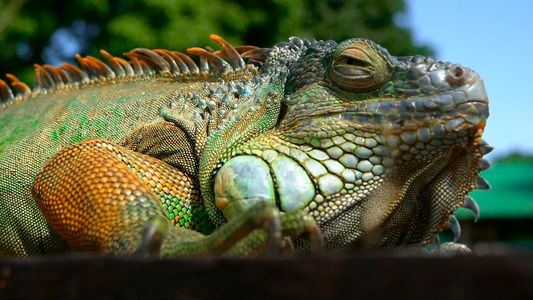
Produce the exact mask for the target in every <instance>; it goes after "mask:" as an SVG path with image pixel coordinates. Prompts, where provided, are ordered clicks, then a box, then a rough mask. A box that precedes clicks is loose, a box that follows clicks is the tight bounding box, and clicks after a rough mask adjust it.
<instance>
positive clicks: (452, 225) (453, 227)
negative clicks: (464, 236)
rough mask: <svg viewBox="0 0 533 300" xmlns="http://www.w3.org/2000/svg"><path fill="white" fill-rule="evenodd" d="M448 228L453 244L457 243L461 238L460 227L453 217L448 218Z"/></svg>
mask: <svg viewBox="0 0 533 300" xmlns="http://www.w3.org/2000/svg"><path fill="white" fill-rule="evenodd" d="M448 228H450V230H451V231H452V232H453V242H454V243H455V242H457V241H458V240H459V238H460V237H461V225H460V224H459V221H458V220H457V218H456V217H455V216H454V215H451V216H450V219H449V223H448Z"/></svg>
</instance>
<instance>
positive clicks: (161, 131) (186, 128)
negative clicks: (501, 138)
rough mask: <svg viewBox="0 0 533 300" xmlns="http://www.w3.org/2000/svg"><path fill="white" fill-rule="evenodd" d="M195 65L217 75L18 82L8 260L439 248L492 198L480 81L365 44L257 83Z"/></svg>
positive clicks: (5, 185)
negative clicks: (482, 198)
mask: <svg viewBox="0 0 533 300" xmlns="http://www.w3.org/2000/svg"><path fill="white" fill-rule="evenodd" d="M216 38H217V37H215V38H214V39H215V40H217V39H216ZM217 42H219V43H221V45H223V47H224V51H225V52H226V54H228V53H230V52H232V51H234V49H233V48H232V47H231V46H229V47H228V46H225V44H224V43H225V42H223V40H222V42H221V41H220V40H218V41H217ZM194 49H196V50H194ZM194 49H193V50H191V51H190V53H195V54H200V55H201V56H202V57H205V58H206V60H208V61H209V62H210V65H203V64H200V69H201V70H202V69H203V70H204V71H207V69H209V68H211V70H210V71H209V72H200V73H198V72H195V71H193V70H192V69H191V70H190V72H182V71H179V70H178V71H176V70H177V69H176V68H177V67H173V66H172V63H171V64H170V65H171V66H170V71H169V68H166V69H165V67H164V66H166V65H165V63H164V62H161V61H163V58H165V60H166V61H167V62H170V61H171V60H170V59H168V57H169V56H168V55H167V56H165V55H163V54H162V53H163V52H157V51H156V52H157V53H158V54H156V52H151V53H153V54H154V56H153V57H150V58H145V57H144V58H143V57H139V56H135V55H132V54H131V53H129V55H128V57H129V58H131V59H132V60H130V63H129V64H128V63H126V64H128V65H127V66H131V68H132V69H135V70H134V72H133V73H131V72H130V73H128V71H127V66H126V67H124V65H123V67H116V66H114V65H113V62H110V66H111V67H112V68H113V70H111V69H109V67H108V69H109V71H108V70H107V69H106V68H105V67H103V66H101V65H99V64H98V63H94V61H91V63H92V66H93V67H88V68H86V66H85V67H84V70H85V74H86V75H88V77H89V78H85V79H83V78H81V79H78V80H73V83H68V84H58V83H59V81H61V79H57V78H56V77H57V76H56V77H54V78H53V79H47V78H48V77H51V75H52V77H53V76H54V75H57V74H55V73H54V72H52V71H44V69H43V70H42V71H39V68H37V78H38V79H39V80H38V86H37V89H36V88H34V92H33V95H31V96H30V95H24V96H20V97H17V98H15V99H13V98H10V97H7V96H6V93H7V92H5V91H6V87H5V83H3V82H2V84H3V85H4V87H2V86H0V88H3V91H4V93H3V94H4V96H3V102H2V103H3V106H4V108H3V109H1V108H0V235H1V236H2V240H0V254H3V255H37V254H46V253H64V252H70V251H73V250H74V249H77V250H90V251H104V252H112V253H117V254H125V253H133V252H135V251H148V252H156V253H157V254H160V255H164V256H174V255H192V254H200V253H212V252H216V253H219V252H227V253H229V254H231V255H247V254H252V253H258V252H263V251H265V250H268V251H271V252H272V250H274V251H276V250H277V248H278V247H279V245H281V247H285V248H286V249H289V248H291V246H290V245H289V244H291V242H290V240H289V239H288V237H290V238H292V242H293V243H294V246H295V250H296V251H298V252H305V251H308V250H309V246H311V249H315V248H317V247H319V245H320V243H321V242H320V236H321V234H320V231H321V232H322V233H323V239H324V248H325V249H326V250H328V251H336V250H342V249H345V248H348V247H371V248H373V247H385V248H390V247H397V246H409V247H411V246H413V247H414V246H423V245H427V244H428V243H430V242H431V241H432V239H433V236H435V235H436V234H438V233H439V232H440V231H442V230H444V229H446V228H448V226H450V227H451V225H449V224H451V223H449V218H450V216H451V215H453V212H454V211H455V210H457V209H458V208H459V207H461V206H463V205H465V197H466V196H467V194H468V193H469V192H470V191H471V190H472V189H474V188H476V182H477V183H478V185H479V183H480V182H481V183H483V181H482V180H481V181H480V179H479V178H478V175H479V173H480V171H481V170H482V169H483V168H482V167H480V161H483V160H481V158H482V156H483V154H484V153H486V152H487V146H486V145H485V144H484V143H483V142H482V141H481V140H480V138H481V134H482V132H483V128H484V126H485V121H486V119H487V117H488V100H487V96H486V94H485V91H484V87H483V83H482V81H481V78H480V77H479V76H478V75H477V74H476V73H475V72H474V71H471V70H469V69H466V68H464V67H462V66H459V65H454V64H450V63H443V62H438V61H435V60H433V59H431V58H425V57H421V56H414V57H393V56H391V55H390V54H389V53H388V52H387V51H386V50H385V49H383V48H381V47H380V46H378V45H376V44H374V43H373V42H370V41H366V40H362V39H353V40H348V41H345V42H343V43H341V44H337V43H335V42H331V41H328V42H312V43H311V42H307V41H302V40H300V39H297V38H292V39H291V42H289V43H281V44H279V45H277V46H275V47H274V48H272V49H259V50H257V51H256V52H254V53H252V54H250V55H248V56H247V57H249V58H251V59H253V60H254V61H256V62H258V64H259V66H260V67H259V68H258V67H255V66H252V65H247V66H244V63H242V64H241V63H240V62H238V61H236V60H235V55H230V54H228V56H230V59H229V60H230V64H231V66H229V64H228V63H225V64H224V63H222V62H220V61H218V60H217V59H215V58H213V57H212V55H209V54H202V53H203V52H202V51H203V50H202V51H200V50H201V49H200V50H198V48H194ZM232 49H233V50H232ZM243 51H244V50H243ZM138 53H141V52H140V51H138ZM146 53H147V52H144V54H145V56H146V55H148V54H146ZM235 53H236V52H235ZM150 55H151V54H150ZM150 55H148V56H150ZM242 56H243V57H244V56H246V55H242ZM135 60H140V61H143V62H144V63H142V64H139V63H138V62H137V64H136V63H135ZM80 61H81V62H82V66H84V61H83V59H82V58H80ZM88 61H90V60H86V61H85V64H89V63H88ZM174 61H175V62H178V63H176V66H177V65H179V61H178V60H172V62H174ZM182 63H183V61H182ZM162 66H163V67H162ZM91 68H92V69H91ZM215 69H216V70H215ZM64 70H65V69H64ZM121 70H126V71H125V72H124V73H125V74H122V73H121V72H122V71H121ZM201 70H200V71H201ZM39 72H41V73H39ZM42 72H47V73H46V74H45V73H42ZM64 72H65V71H64ZM109 72H111V73H113V76H111V75H109V74H110V73H109ZM63 74H65V73H63ZM66 74H68V75H69V76H70V77H72V78H74V77H75V75H76V74H77V72H76V71H72V70H71V71H66ZM85 74H81V75H80V74H78V76H86V75H85ZM221 80H223V81H221ZM62 81H63V82H65V81H66V80H65V79H63V80H62ZM52 82H54V83H55V84H52ZM39 84H40V85H39ZM13 86H14V87H17V86H19V87H20V85H17V83H16V82H13ZM17 90H22V89H21V88H17ZM22 98H23V99H22ZM6 99H7V100H6ZM483 162H484V161H483ZM481 164H482V165H483V163H481ZM467 202H468V203H469V205H468V206H471V205H470V204H471V203H472V202H470V200H468V201H467ZM470 208H471V207H470ZM170 224H172V225H174V226H168V225H170ZM315 224H317V225H318V227H319V228H320V231H318V229H317V228H316V227H315V226H316V225H315ZM215 227H219V228H218V229H216V230H214V228H215ZM255 229H260V230H255ZM213 230H214V231H213ZM250 233H251V234H250ZM302 237H307V239H304V238H302ZM282 238H283V240H282ZM65 240H66V241H68V242H66V241H65ZM272 245H274V247H273V246H272ZM265 247H266V248H265Z"/></svg>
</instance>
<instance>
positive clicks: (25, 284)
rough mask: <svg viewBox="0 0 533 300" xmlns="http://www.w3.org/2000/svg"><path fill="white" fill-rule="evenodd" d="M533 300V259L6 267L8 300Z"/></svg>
mask: <svg viewBox="0 0 533 300" xmlns="http://www.w3.org/2000/svg"><path fill="white" fill-rule="evenodd" d="M230 298H233V299H292V300H296V299H304V298H307V299H454V300H457V299H469V300H472V299H484V300H486V299H533V253H531V252H530V253H520V254H513V255H511V254H506V255H486V256H457V257H437V256H430V257H428V256H420V255H418V256H391V255H385V254H358V255H350V256H320V257H304V258H293V259H290V258H283V259H220V258H219V259H213V258H194V259H172V260H162V259H155V258H149V259H147V258H141V257H129V258H113V257H102V256H85V255H84V256H80V255H75V256H67V257H47V258H31V259H19V258H2V259H0V299H230Z"/></svg>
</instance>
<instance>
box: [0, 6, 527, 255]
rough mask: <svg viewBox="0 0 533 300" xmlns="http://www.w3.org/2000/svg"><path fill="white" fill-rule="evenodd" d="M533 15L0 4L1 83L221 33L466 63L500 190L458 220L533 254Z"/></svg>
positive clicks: (484, 240)
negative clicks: (367, 47)
mask: <svg viewBox="0 0 533 300" xmlns="http://www.w3.org/2000/svg"><path fill="white" fill-rule="evenodd" d="M531 11H533V1H527V0H523V1H518V0H510V1H506V2H505V4H504V3H503V2H501V1H464V0H447V1H446V2H442V1H427V0H384V1H374V0H350V1H341V0H327V1H319V0H263V1H247V0H210V1H197V0H144V1H139V0H137V1H134V0H70V1H64V0H0V74H1V75H0V78H2V79H5V77H4V75H3V74H5V73H12V74H14V75H16V76H17V77H19V79H21V80H23V81H25V82H27V83H30V86H31V84H32V83H33V73H34V71H33V67H32V66H33V64H34V63H38V64H44V63H46V64H51V65H55V66H58V65H59V64H60V63H61V62H70V63H75V58H74V56H75V54H77V53H80V54H82V55H92V56H96V57H100V55H99V54H98V50H99V49H106V50H107V51H108V52H110V53H111V54H113V55H115V56H119V55H121V54H122V53H124V52H127V51H129V50H131V49H133V48H136V47H144V48H151V49H155V48H166V49H171V50H180V51H183V50H185V49H186V48H188V47H191V46H206V45H210V46H214V47H216V46H217V45H216V44H215V43H214V42H212V41H211V40H209V34H211V33H215V34H218V35H220V36H222V37H223V38H225V39H226V40H228V41H229V42H230V43H232V44H233V45H244V44H250V45H255V46H266V47H270V46H272V45H273V44H275V43H277V42H280V41H286V40H287V39H288V38H289V37H291V36H299V37H301V38H307V39H313V38H315V39H323V40H327V39H333V40H336V41H342V40H345V39H348V38H351V37H364V38H368V39H371V40H374V41H376V42H377V43H379V44H381V45H383V46H384V47H386V48H387V49H388V50H389V51H390V52H391V54H393V55H396V56H401V55H413V54H423V55H431V56H434V57H436V58H437V59H439V60H444V61H451V62H459V63H461V64H463V65H465V66H467V67H469V68H472V69H474V70H476V71H477V72H478V73H479V74H481V75H482V77H483V78H484V80H485V85H486V87H487V91H488V94H489V98H490V101H491V118H490V119H489V122H488V125H487V128H486V131H485V135H484V137H485V139H486V140H487V141H488V142H489V143H490V144H491V145H493V146H494V147H495V150H494V151H493V153H491V154H490V155H489V156H488V158H489V160H490V161H491V162H492V163H493V167H492V168H491V169H489V170H487V171H485V172H484V173H483V177H485V178H486V179H488V181H489V182H490V183H491V184H492V186H493V189H492V190H491V191H488V192H487V191H484V192H481V191H476V192H473V193H472V196H473V197H474V198H475V199H476V200H477V202H478V204H479V206H480V208H481V218H480V220H479V221H478V222H477V224H473V215H472V213H470V212H468V211H466V210H462V209H461V210H459V211H458V213H457V216H458V217H460V219H462V220H461V224H462V226H463V236H462V242H465V243H472V244H474V243H475V244H476V245H478V246H476V247H479V249H483V247H486V245H493V244H494V243H504V244H506V245H515V246H517V247H527V248H533V230H532V228H533V226H532V225H533V134H532V130H533V100H532V99H530V98H531V96H530V95H531V91H530V90H529V87H531V86H532V83H531V80H532V79H531V70H532V67H533V64H532V61H533V59H531V49H532V48H533V39H532V38H531V36H532V35H531V30H533V18H531V17H530V15H529V14H530V12H531ZM526 72H527V73H526ZM444 238H449V237H446V233H444Z"/></svg>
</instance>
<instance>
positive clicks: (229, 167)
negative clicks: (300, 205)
mask: <svg viewBox="0 0 533 300" xmlns="http://www.w3.org/2000/svg"><path fill="white" fill-rule="evenodd" d="M214 190H215V200H216V202H217V203H219V201H221V200H226V201H227V202H229V204H228V205H227V206H225V207H222V208H221V209H222V213H223V214H224V217H226V219H228V220H230V219H231V218H232V217H234V216H238V215H239V214H240V213H242V212H243V211H245V210H246V209H248V208H250V207H251V206H253V205H254V204H256V203H258V202H260V201H268V202H272V203H274V204H275V203H276V197H275V194H274V182H273V180H272V176H271V175H270V168H269V167H268V164H267V163H266V162H265V161H264V160H262V159H261V158H259V157H257V156H253V155H241V156H236V157H233V158H232V159H230V160H229V161H228V162H226V163H225V164H224V165H223V166H222V167H221V168H220V170H219V171H218V172H217V175H216V177H215V188H214ZM219 208H220V207H219Z"/></svg>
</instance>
